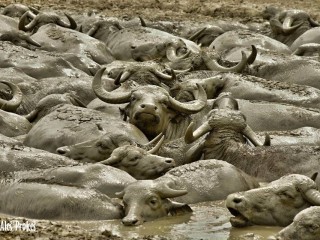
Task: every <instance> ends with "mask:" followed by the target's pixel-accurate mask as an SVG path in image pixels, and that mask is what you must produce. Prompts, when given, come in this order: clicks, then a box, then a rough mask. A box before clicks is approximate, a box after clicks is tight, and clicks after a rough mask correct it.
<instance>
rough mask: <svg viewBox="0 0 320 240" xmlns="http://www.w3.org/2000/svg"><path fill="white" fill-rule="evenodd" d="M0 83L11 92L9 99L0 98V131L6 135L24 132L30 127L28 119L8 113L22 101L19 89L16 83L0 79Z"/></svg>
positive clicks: (15, 108) (16, 134)
mask: <svg viewBox="0 0 320 240" xmlns="http://www.w3.org/2000/svg"><path fill="white" fill-rule="evenodd" d="M0 84H4V85H5V86H7V87H9V89H10V91H11V94H12V98H11V99H10V100H5V99H2V98H0V126H1V127H0V133H1V134H4V135H6V136H8V137H16V136H19V135H23V134H26V133H27V132H28V131H29V130H30V129H31V124H30V123H29V122H28V120H27V119H26V118H24V117H22V116H19V115H17V114H15V113H10V112H15V111H16V110H17V108H18V107H19V105H20V104H21V102H22V92H21V90H20V89H19V87H18V86H17V85H16V84H13V83H10V82H6V81H0Z"/></svg>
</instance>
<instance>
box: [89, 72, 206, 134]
mask: <svg viewBox="0 0 320 240" xmlns="http://www.w3.org/2000/svg"><path fill="white" fill-rule="evenodd" d="M104 71H105V68H102V69H100V70H99V71H98V72H97V73H96V75H95V77H94V79H93V82H92V88H93V91H94V92H95V94H96V95H97V96H98V97H99V98H100V99H101V100H102V101H105V102H107V103H129V104H128V105H127V106H126V107H125V109H124V113H125V116H126V117H129V122H130V123H132V124H134V125H135V126H137V127H138V128H139V129H140V130H141V131H142V132H144V134H145V135H146V136H147V137H148V138H149V139H150V138H154V137H155V136H157V135H158V134H160V133H162V132H165V131H166V130H167V128H168V126H169V123H170V122H171V121H172V120H173V119H174V118H175V117H176V116H178V115H181V114H193V113H197V112H199V111H201V110H202V109H203V108H204V107H205V105H206V103H207V96H206V93H205V91H204V89H203V88H202V87H201V86H200V85H198V90H197V91H195V92H194V95H195V96H196V97H195V98H196V100H195V101H192V102H188V103H182V102H179V101H177V100H176V99H174V98H173V97H171V96H170V95H169V93H168V91H167V90H165V89H163V88H161V87H158V86H139V87H137V88H136V89H134V90H130V91H127V92H124V91H114V92H107V91H106V90H104V89H103V87H102V85H101V76H102V74H103V72H104Z"/></svg>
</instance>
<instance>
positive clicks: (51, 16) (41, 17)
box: [18, 11, 77, 33]
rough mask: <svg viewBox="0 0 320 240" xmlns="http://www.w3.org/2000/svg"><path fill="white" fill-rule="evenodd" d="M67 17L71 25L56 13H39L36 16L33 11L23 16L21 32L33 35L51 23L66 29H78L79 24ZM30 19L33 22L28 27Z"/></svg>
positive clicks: (20, 23) (20, 24)
mask: <svg viewBox="0 0 320 240" xmlns="http://www.w3.org/2000/svg"><path fill="white" fill-rule="evenodd" d="M65 15H66V17H67V18H68V20H69V23H67V22H65V21H63V20H62V19H61V17H60V16H59V15H58V14H56V13H54V12H38V13H37V14H34V13H33V12H31V11H27V12H25V13H24V14H23V15H22V16H21V18H20V20H19V25H18V27H19V30H23V31H26V32H32V33H35V32H37V31H38V29H39V28H40V27H41V26H43V25H45V24H49V23H55V24H57V25H59V26H61V27H65V28H71V29H76V28H77V23H76V22H75V21H74V19H73V18H72V17H71V16H69V15H68V14H65ZM28 18H31V19H32V21H31V22H30V23H28V24H27V25H26V21H27V19H28Z"/></svg>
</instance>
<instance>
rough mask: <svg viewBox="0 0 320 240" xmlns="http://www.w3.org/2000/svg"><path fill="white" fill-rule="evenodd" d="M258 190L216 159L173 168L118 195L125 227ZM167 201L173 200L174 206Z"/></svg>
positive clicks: (240, 172) (250, 179) (255, 185)
mask: <svg viewBox="0 0 320 240" xmlns="http://www.w3.org/2000/svg"><path fill="white" fill-rule="evenodd" d="M254 187H258V183H257V182H256V180H255V179H254V178H252V177H250V176H248V175H247V174H245V173H244V172H242V171H241V170H239V169H237V168H235V167H234V166H233V165H231V164H228V163H226V162H224V161H219V160H215V159H211V160H205V161H197V162H194V163H191V164H185V165H182V166H179V167H176V168H174V169H172V170H170V171H169V172H167V173H166V174H165V175H163V176H162V177H160V178H157V179H156V180H140V181H137V182H135V183H132V184H130V185H128V186H127V187H126V188H125V189H124V190H123V191H122V192H120V193H119V194H118V196H119V197H120V198H122V199H123V203H124V208H125V217H124V218H123V219H122V222H123V224H124V225H140V224H142V223H143V222H144V221H150V220H153V219H156V218H160V217H163V216H167V215H168V214H174V213H176V212H185V211H187V212H190V208H189V207H188V205H186V203H188V204H189V203H197V202H205V201H213V200H221V199H224V198H225V197H226V196H227V195H228V194H229V193H232V192H237V191H239V189H251V188H254ZM168 198H174V200H176V201H178V202H173V201H171V200H169V199H168Z"/></svg>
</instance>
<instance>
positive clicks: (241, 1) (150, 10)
mask: <svg viewBox="0 0 320 240" xmlns="http://www.w3.org/2000/svg"><path fill="white" fill-rule="evenodd" d="M12 2H14V1H12V0H5V1H3V0H2V1H1V0H0V6H2V7H4V6H7V5H8V4H10V3H12ZM17 2H20V3H22V4H26V5H32V6H34V7H37V8H41V9H42V10H44V9H46V10H47V9H53V10H63V11H67V12H74V13H77V14H82V13H84V12H102V13H103V14H104V15H106V16H115V17H122V18H133V17H137V16H142V17H144V18H146V19H149V20H177V21H179V20H181V21H184V20H188V21H201V22H205V21H212V20H213V19H231V18H232V19H236V20H238V21H240V22H242V23H246V22H250V21H254V22H260V21H262V18H263V16H264V14H263V10H264V9H265V8H266V6H270V5H273V6H275V7H278V8H296V9H302V10H305V11H307V12H309V13H311V14H312V16H313V17H314V18H315V19H316V20H320V13H319V12H320V11H319V10H320V2H319V1H310V0H291V1H279V0H268V1H267V0H166V1H161V0H121V1H119V0H20V1H17Z"/></svg>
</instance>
